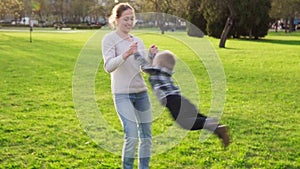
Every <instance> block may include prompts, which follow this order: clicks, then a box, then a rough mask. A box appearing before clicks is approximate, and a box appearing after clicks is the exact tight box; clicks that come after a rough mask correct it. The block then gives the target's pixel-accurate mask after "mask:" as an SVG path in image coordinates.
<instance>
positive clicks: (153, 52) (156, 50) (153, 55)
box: [149, 45, 158, 59]
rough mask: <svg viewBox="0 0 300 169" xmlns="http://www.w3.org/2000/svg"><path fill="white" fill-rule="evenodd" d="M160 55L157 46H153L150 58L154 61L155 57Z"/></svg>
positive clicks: (150, 50)
mask: <svg viewBox="0 0 300 169" xmlns="http://www.w3.org/2000/svg"><path fill="white" fill-rule="evenodd" d="M157 53H158V48H157V46H156V45H152V46H151V47H150V49H149V55H150V58H151V59H153V58H154V57H155V55H156V54H157Z"/></svg>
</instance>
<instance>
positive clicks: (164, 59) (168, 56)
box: [152, 50, 176, 71]
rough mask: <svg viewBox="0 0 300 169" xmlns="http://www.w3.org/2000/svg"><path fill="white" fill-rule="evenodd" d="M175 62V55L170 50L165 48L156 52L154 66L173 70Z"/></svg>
mask: <svg viewBox="0 0 300 169" xmlns="http://www.w3.org/2000/svg"><path fill="white" fill-rule="evenodd" d="M175 63H176V59H175V55H174V54H173V53H172V52H170V51H169V50H164V51H161V52H159V53H157V54H156V56H155V57H154V59H153V63H152V64H153V66H159V67H165V68H168V69H169V70H171V71H173V69H174V66H175Z"/></svg>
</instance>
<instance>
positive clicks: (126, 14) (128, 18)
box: [117, 9, 135, 33]
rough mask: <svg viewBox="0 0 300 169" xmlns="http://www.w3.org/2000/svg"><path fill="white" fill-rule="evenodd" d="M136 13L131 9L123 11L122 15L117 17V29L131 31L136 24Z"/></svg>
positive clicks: (124, 31) (125, 31)
mask: <svg viewBox="0 0 300 169" xmlns="http://www.w3.org/2000/svg"><path fill="white" fill-rule="evenodd" d="M134 20H135V19H134V14H133V11H132V10H131V9H127V10H125V11H123V12H122V15H121V17H120V18H119V19H117V29H118V30H119V31H121V32H123V33H129V32H130V31H131V29H132V27H133V25H134Z"/></svg>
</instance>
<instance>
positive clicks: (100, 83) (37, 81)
mask: <svg viewBox="0 0 300 169" xmlns="http://www.w3.org/2000/svg"><path fill="white" fill-rule="evenodd" d="M106 32H108V30H100V34H103V35H104V34H105V33H106ZM142 32H143V30H136V31H135V32H133V33H136V34H139V35H140V38H142V39H143V41H144V42H145V44H146V46H148V45H150V44H152V43H153V42H155V43H156V44H157V45H158V46H159V47H161V48H162V49H169V50H171V51H173V52H174V53H175V54H178V56H179V57H180V59H182V60H183V61H184V63H185V64H187V65H188V66H189V67H190V68H191V71H192V72H193V73H194V75H195V78H196V79H197V85H198V86H197V87H198V88H199V93H200V96H199V97H200V98H198V99H200V102H199V103H198V102H197V104H199V107H200V109H201V111H203V112H207V111H208V109H209V107H210V104H211V103H210V99H211V98H210V97H211V96H210V95H211V92H210V81H209V77H208V76H207V74H206V73H205V71H206V70H205V68H204V67H203V65H201V64H199V61H195V56H194V55H195V54H194V53H193V51H191V49H189V48H188V47H184V46H181V45H180V41H178V40H177V41H176V40H175V41H174V39H173V38H174V37H182V36H186V35H185V34H184V33H183V32H166V34H165V35H160V34H158V32H155V31H154V32H153V34H142ZM94 34H95V31H36V32H35V31H34V32H33V34H32V35H33V36H32V37H33V42H32V43H29V31H5V30H2V31H0V36H1V39H0V63H1V64H0V90H1V95H0V135H1V137H0V146H1V149H0V168H121V158H120V154H119V155H117V154H113V153H111V152H109V151H106V150H105V149H103V148H101V146H99V145H97V144H96V143H95V142H93V140H92V139H91V138H90V137H89V136H88V135H87V133H86V132H85V131H84V129H83V128H82V126H81V123H80V120H78V118H77V114H76V112H75V109H74V103H73V96H72V79H73V74H74V67H75V65H76V61H77V58H78V56H79V54H80V52H81V49H82V48H83V47H84V45H85V44H86V42H87V41H88V40H89V39H90V38H91V37H92V36H93V35H94ZM208 40H209V41H210V42H211V44H212V45H213V46H214V47H215V49H216V51H215V52H216V53H217V54H218V55H219V58H220V60H221V62H222V65H223V67H224V71H225V75H226V103H225V107H224V113H223V115H222V118H221V122H222V123H224V124H227V125H228V126H229V127H230V133H231V135H232V139H233V143H232V145H230V147H229V148H228V149H226V150H224V149H222V147H221V145H220V142H219V140H218V139H217V138H215V137H210V138H209V139H207V140H205V141H204V142H199V133H200V131H192V132H189V133H188V134H187V135H186V136H185V137H184V138H183V139H182V140H181V142H180V143H178V144H177V145H175V146H173V147H172V148H171V149H170V150H168V151H166V152H164V153H161V154H157V155H154V156H153V157H152V158H151V162H150V168H155V169H156V168H157V169H160V168H162V169H163V168H166V169H167V168H173V169H183V168H184V169H199V168H222V169H223V168H278V169H279V168H289V169H290V168H291V169H297V168H300V152H299V149H300V132H299V130H300V123H299V121H300V105H299V103H300V85H299V84H300V69H299V68H300V56H299V51H300V32H294V33H290V34H286V33H283V32H278V33H275V32H270V33H269V35H268V36H266V37H265V38H263V39H261V40H248V39H229V40H228V41H227V43H226V47H227V48H225V49H220V48H218V47H217V46H218V42H219V40H218V39H214V38H211V37H208ZM100 41H101V40H100ZM98 57H102V56H101V44H99V56H98ZM96 79H98V80H96V81H95V86H96V91H95V94H96V98H95V99H96V101H97V103H98V106H99V109H101V112H103V114H104V116H105V118H106V119H107V121H108V123H109V125H111V126H113V127H114V128H115V129H116V130H117V131H119V132H121V125H120V122H119V119H118V117H117V116H116V113H115V110H114V107H113V103H112V100H111V94H110V80H109V79H110V78H109V74H107V73H105V72H104V70H103V63H102V62H101V63H100V65H99V70H98V72H97V74H96ZM183 92H185V94H186V96H187V97H189V96H192V95H193V94H192V92H190V91H188V89H187V90H185V91H183ZM189 98H190V97H189ZM196 99H197V98H196ZM193 100H194V99H193ZM172 124H173V122H172V120H171V119H170V117H169V115H168V114H167V113H165V112H164V113H163V114H162V115H161V116H160V118H158V119H156V120H155V121H154V124H153V133H154V135H156V134H159V133H161V132H163V131H164V130H166V128H168V127H169V126H170V125H172ZM103 137H105V136H103Z"/></svg>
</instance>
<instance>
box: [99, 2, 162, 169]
mask: <svg viewBox="0 0 300 169" xmlns="http://www.w3.org/2000/svg"><path fill="white" fill-rule="evenodd" d="M134 22H135V11H134V9H133V8H132V6H130V5H129V4H128V3H119V4H117V5H116V6H115V7H114V8H113V10H112V15H111V16H110V18H109V23H110V25H111V26H112V27H113V28H115V30H114V31H112V32H110V33H108V34H106V35H105V36H104V38H103V40H102V55H103V58H104V69H105V70H106V71H107V72H109V73H110V75H111V89H112V93H113V98H114V104H115V108H116V110H117V113H118V116H119V118H120V120H121V123H122V126H123V130H124V134H125V136H124V145H123V153H122V166H123V168H124V169H131V168H133V166H134V159H135V150H136V147H137V146H138V145H139V147H138V148H139V152H138V159H139V162H138V164H139V169H146V168H149V161H150V153H151V144H152V133H151V124H152V112H151V107H150V102H149V97H148V93H147V88H146V83H145V81H144V79H143V78H142V76H141V70H140V65H139V62H138V61H137V60H135V57H134V54H135V53H137V52H138V53H140V54H141V55H142V56H143V57H145V58H147V52H145V51H146V50H145V46H144V43H143V42H142V40H141V39H139V38H138V37H135V36H133V35H131V34H130V31H131V30H132V28H133V26H134ZM157 51H158V49H157V47H156V46H155V45H153V46H152V47H151V48H150V49H149V54H148V56H153V55H155V54H156V53H157ZM139 142H140V143H139Z"/></svg>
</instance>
